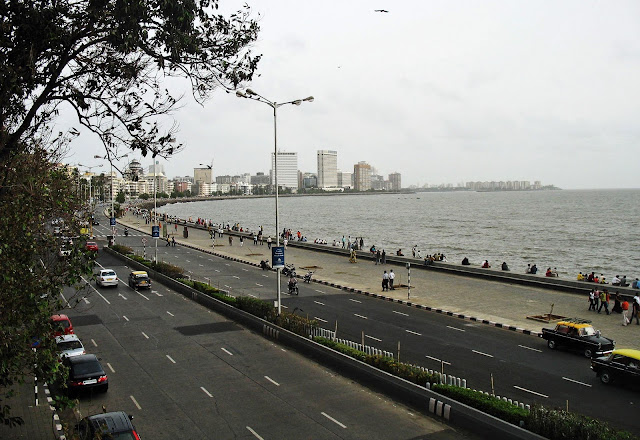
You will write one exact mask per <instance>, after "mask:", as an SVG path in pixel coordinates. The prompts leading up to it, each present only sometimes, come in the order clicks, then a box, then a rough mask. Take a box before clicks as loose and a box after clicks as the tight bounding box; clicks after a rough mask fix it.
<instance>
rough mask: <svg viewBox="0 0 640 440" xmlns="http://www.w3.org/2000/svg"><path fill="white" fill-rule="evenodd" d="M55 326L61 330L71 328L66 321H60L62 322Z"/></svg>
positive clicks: (57, 322)
mask: <svg viewBox="0 0 640 440" xmlns="http://www.w3.org/2000/svg"><path fill="white" fill-rule="evenodd" d="M55 326H56V327H57V328H59V329H60V330H64V329H67V328H69V321H67V320H66V319H63V320H60V321H56V322H55Z"/></svg>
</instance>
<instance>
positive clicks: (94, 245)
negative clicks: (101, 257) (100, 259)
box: [86, 241, 98, 252]
mask: <svg viewBox="0 0 640 440" xmlns="http://www.w3.org/2000/svg"><path fill="white" fill-rule="evenodd" d="M86 248H87V250H88V251H93V252H98V243H96V242H95V241H87V245H86Z"/></svg>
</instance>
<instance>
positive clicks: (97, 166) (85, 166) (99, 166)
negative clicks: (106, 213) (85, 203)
mask: <svg viewBox="0 0 640 440" xmlns="http://www.w3.org/2000/svg"><path fill="white" fill-rule="evenodd" d="M78 166H80V167H84V168H88V169H89V172H90V173H91V170H92V169H93V168H101V167H102V164H100V165H93V166H88V165H82V164H81V163H79V164H78ZM92 177H93V176H89V212H90V213H91V216H92V217H93V210H92V207H91V180H92ZM92 223H93V222H92ZM91 237H93V224H91Z"/></svg>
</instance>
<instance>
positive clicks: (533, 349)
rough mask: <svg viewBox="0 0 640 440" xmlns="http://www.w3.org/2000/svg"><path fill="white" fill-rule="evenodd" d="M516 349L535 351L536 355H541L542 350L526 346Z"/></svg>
mask: <svg viewBox="0 0 640 440" xmlns="http://www.w3.org/2000/svg"><path fill="white" fill-rule="evenodd" d="M518 347H521V348H526V349H527V350H531V351H537V352H538V353H542V350H538V349H537V348H533V347H527V346H526V345H518Z"/></svg>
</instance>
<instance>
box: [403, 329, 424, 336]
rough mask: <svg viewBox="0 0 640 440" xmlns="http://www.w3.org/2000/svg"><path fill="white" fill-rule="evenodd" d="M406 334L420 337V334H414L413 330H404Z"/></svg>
mask: <svg viewBox="0 0 640 440" xmlns="http://www.w3.org/2000/svg"><path fill="white" fill-rule="evenodd" d="M405 332H407V333H411V334H412V335H416V336H422V333H418V332H414V331H413V330H405Z"/></svg>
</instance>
